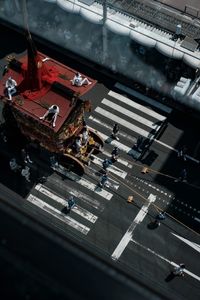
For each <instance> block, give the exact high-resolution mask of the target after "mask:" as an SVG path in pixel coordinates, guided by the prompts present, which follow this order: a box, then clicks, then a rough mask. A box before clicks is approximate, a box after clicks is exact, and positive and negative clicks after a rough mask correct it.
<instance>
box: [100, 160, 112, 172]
mask: <svg viewBox="0 0 200 300" xmlns="http://www.w3.org/2000/svg"><path fill="white" fill-rule="evenodd" d="M102 165H103V169H104V170H106V169H107V168H108V167H109V166H111V165H112V161H111V160H110V159H108V158H106V159H104V161H103V163H102Z"/></svg>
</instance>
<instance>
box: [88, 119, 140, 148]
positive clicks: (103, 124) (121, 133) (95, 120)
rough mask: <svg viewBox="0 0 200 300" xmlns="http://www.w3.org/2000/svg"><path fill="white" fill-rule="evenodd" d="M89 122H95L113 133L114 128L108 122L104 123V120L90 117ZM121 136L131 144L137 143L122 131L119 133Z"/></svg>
mask: <svg viewBox="0 0 200 300" xmlns="http://www.w3.org/2000/svg"><path fill="white" fill-rule="evenodd" d="M89 120H91V121H93V122H94V123H96V124H98V125H100V126H101V127H104V128H105V129H107V130H109V131H110V133H111V132H112V129H113V126H111V125H109V124H108V123H106V122H102V120H100V119H99V118H96V117H94V116H92V115H90V116H89ZM119 136H120V137H123V138H124V139H126V140H127V141H129V142H131V143H135V142H136V140H137V139H136V138H135V137H133V136H131V135H128V134H126V133H124V132H123V131H122V130H120V132H119Z"/></svg>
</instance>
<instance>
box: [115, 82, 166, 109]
mask: <svg viewBox="0 0 200 300" xmlns="http://www.w3.org/2000/svg"><path fill="white" fill-rule="evenodd" d="M115 87H116V88H118V89H119V90H122V91H124V92H126V93H128V94H130V95H132V96H134V97H136V98H138V99H140V100H142V101H144V102H146V103H148V104H150V105H152V106H154V107H156V108H158V109H160V110H162V111H164V112H166V113H168V114H170V113H171V112H172V108H170V107H168V106H166V105H164V104H162V103H160V102H157V101H155V100H154V99H151V98H149V97H147V96H145V95H143V94H141V93H139V92H136V91H134V90H133V89H131V88H129V87H127V86H125V85H123V84H121V83H119V82H117V83H116V84H115Z"/></svg>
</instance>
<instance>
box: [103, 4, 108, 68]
mask: <svg viewBox="0 0 200 300" xmlns="http://www.w3.org/2000/svg"><path fill="white" fill-rule="evenodd" d="M106 20H107V0H104V2H103V29H102V30H103V31H102V34H103V53H102V62H103V63H106V58H107V54H108V33H107V28H106Z"/></svg>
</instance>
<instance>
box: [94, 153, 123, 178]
mask: <svg viewBox="0 0 200 300" xmlns="http://www.w3.org/2000/svg"><path fill="white" fill-rule="evenodd" d="M92 158H93V159H92V161H93V163H94V164H95V165H97V166H100V167H102V163H103V159H101V158H99V157H97V156H95V155H92ZM107 170H108V171H110V172H111V173H113V174H115V175H117V176H119V177H121V178H123V179H125V178H126V175H127V172H125V171H123V170H120V169H119V168H117V167H116V166H114V165H112V166H109V167H108V168H107Z"/></svg>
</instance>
